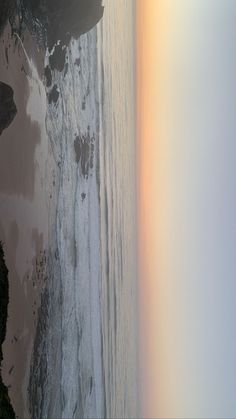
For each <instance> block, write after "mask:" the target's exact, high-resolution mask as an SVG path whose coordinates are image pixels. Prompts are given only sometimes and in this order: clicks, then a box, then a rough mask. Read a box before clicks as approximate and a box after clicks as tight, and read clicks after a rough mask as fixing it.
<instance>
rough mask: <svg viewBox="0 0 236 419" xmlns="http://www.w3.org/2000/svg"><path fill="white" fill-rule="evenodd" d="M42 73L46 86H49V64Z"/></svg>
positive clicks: (50, 74)
mask: <svg viewBox="0 0 236 419" xmlns="http://www.w3.org/2000/svg"><path fill="white" fill-rule="evenodd" d="M44 75H45V79H46V86H47V87H50V86H51V84H52V72H51V69H50V67H49V65H47V67H45V69H44Z"/></svg>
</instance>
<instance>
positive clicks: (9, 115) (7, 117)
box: [0, 81, 17, 135]
mask: <svg viewBox="0 0 236 419" xmlns="http://www.w3.org/2000/svg"><path fill="white" fill-rule="evenodd" d="M13 95H14V92H13V89H12V88H11V87H10V86H9V85H8V84H5V83H3V82H1V81H0V135H1V133H2V131H3V130H4V129H5V128H7V127H8V126H9V125H10V124H11V122H12V121H13V119H14V118H15V116H16V113H17V109H16V105H15V102H14V99H13Z"/></svg>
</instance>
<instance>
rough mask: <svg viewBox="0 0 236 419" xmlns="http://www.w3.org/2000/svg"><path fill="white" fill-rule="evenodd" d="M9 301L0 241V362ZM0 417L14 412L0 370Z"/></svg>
mask: <svg viewBox="0 0 236 419" xmlns="http://www.w3.org/2000/svg"><path fill="white" fill-rule="evenodd" d="M8 301H9V284H8V270H7V267H6V264H5V260H4V253H3V248H2V244H1V243H0V363H1V362H2V344H3V342H4V340H5V337H6V322H7V307H8ZM0 418H3V419H13V418H15V414H14V411H13V408H12V406H11V402H10V399H9V396H8V390H7V387H6V386H5V385H4V383H3V381H2V376H1V370H0Z"/></svg>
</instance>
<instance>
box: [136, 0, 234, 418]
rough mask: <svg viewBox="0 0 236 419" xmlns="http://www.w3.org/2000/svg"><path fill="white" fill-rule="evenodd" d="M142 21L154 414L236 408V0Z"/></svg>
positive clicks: (167, 0) (146, 293)
mask: <svg viewBox="0 0 236 419" xmlns="http://www.w3.org/2000/svg"><path fill="white" fill-rule="evenodd" d="M137 20H138V22H137V23H138V37H137V51H138V56H137V65H138V66H137V78H138V79H137V80H138V81H137V83H138V118H137V120H138V122H137V131H138V141H139V143H138V144H139V220H140V240H139V242H140V246H139V251H140V276H141V278H140V304H141V326H140V327H141V329H140V336H141V348H142V349H141V355H140V359H141V374H142V375H141V377H142V383H143V389H142V394H143V413H144V416H145V417H146V416H149V417H157V416H159V417H173V418H175V417H181V418H182V417H188V418H190V417H191V418H192V417H208V418H209V417H215V418H216V417H222V418H223V417H236V397H235V394H236V328H235V319H236V264H235V256H236V250H235V249H236V217H235V215H236V198H235V196H236V117H235V114H236V58H235V57H236V43H235V39H236V25H235V22H236V2H235V1H234V0H177V1H176V0H139V1H138V16H137Z"/></svg>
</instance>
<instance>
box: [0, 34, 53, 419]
mask: <svg viewBox="0 0 236 419" xmlns="http://www.w3.org/2000/svg"><path fill="white" fill-rule="evenodd" d="M24 47H25V49H26V52H27V53H28V55H29V57H30V59H32V62H33V63H34V64H36V66H37V69H38V72H39V73H40V77H41V76H42V74H43V68H44V62H43V54H42V53H40V52H39V51H38V50H37V46H36V43H35V41H34V40H33V39H32V37H31V36H30V35H25V40H24ZM34 64H33V67H31V66H30V65H29V62H28V59H27V57H26V55H25V52H24V50H23V48H22V45H21V43H20V42H19V41H17V43H16V38H13V39H12V38H11V37H10V28H9V27H7V28H6V30H5V32H4V34H3V36H2V38H1V40H0V80H1V81H3V82H5V83H8V84H9V85H10V86H11V87H12V88H13V90H14V100H15V103H16V106H17V115H16V117H15V119H14V121H13V122H12V124H11V125H10V126H9V127H8V128H7V129H6V130H5V131H3V133H2V135H1V136H0V240H1V241H2V242H3V244H4V252H5V258H6V264H7V267H8V270H9V286H10V289H9V292H10V295H9V297H10V301H9V308H8V313H9V318H8V322H7V336H6V340H5V342H4V345H3V357H4V361H3V366H2V373H3V380H4V382H5V384H6V385H7V386H9V395H10V398H11V401H12V404H13V407H14V410H15V412H16V414H17V415H18V416H19V417H20V418H27V417H29V412H28V403H27V387H28V382H29V372H30V361H31V354H32V348H33V342H34V336H35V329H36V324H37V310H38V307H39V304H40V295H41V292H42V289H43V286H44V282H45V280H46V278H45V275H46V268H45V267H46V262H47V252H48V248H49V243H50V219H51V218H50V217H51V214H52V212H53V208H54V207H55V202H56V199H55V198H56V187H55V178H56V175H55V171H56V170H57V169H56V164H55V162H54V160H53V156H52V153H51V150H50V146H49V143H48V138H47V134H46V129H45V115H46V95H45V90H44V86H43V84H42V83H41V82H40V77H38V75H37V72H36V71H35V65H34Z"/></svg>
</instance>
